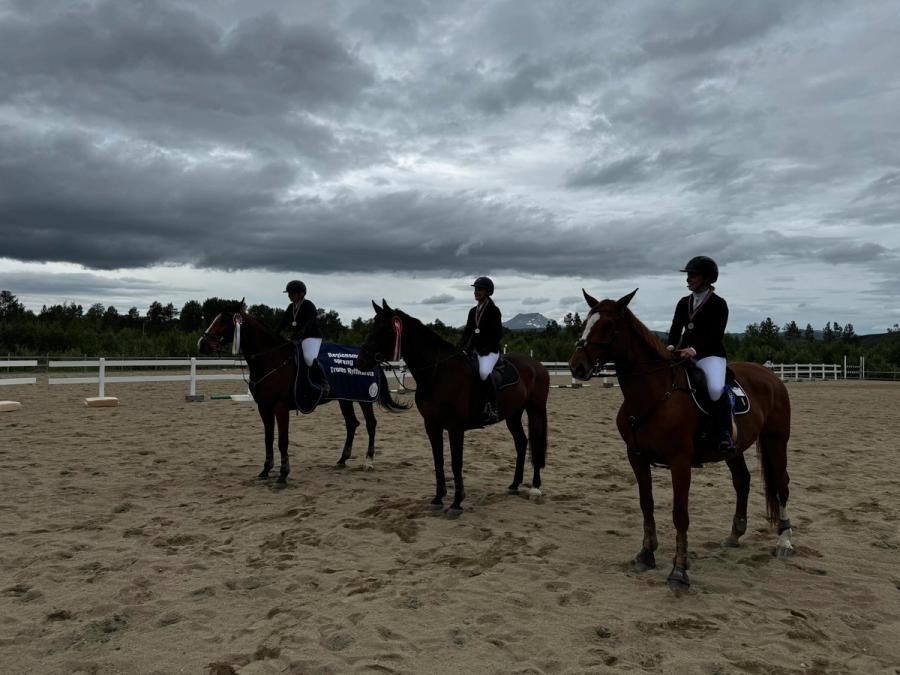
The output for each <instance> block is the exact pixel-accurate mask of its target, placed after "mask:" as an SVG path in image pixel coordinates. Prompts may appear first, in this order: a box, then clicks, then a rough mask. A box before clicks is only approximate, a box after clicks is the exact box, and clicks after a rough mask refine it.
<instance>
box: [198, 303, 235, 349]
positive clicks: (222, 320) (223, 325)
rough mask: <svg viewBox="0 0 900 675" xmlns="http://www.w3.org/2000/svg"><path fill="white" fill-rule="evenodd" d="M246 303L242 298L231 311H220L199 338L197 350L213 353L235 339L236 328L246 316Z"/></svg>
mask: <svg viewBox="0 0 900 675" xmlns="http://www.w3.org/2000/svg"><path fill="white" fill-rule="evenodd" d="M245 316H246V315H245V305H244V301H243V300H241V301H240V302H239V303H238V304H237V306H236V307H235V308H234V310H233V311H231V312H219V313H218V314H217V315H216V317H215V318H214V319H213V320H212V323H211V324H210V325H209V328H207V329H206V330H205V331H204V332H203V335H201V336H200V339H199V340H197V351H198V352H200V353H201V354H213V353H218V352H220V351H221V350H222V346H223V345H227V344H229V343H231V342H233V341H234V336H235V328H236V326H238V325H239V324H241V323H242V322H243V320H244V317H245Z"/></svg>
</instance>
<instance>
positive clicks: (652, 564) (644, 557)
mask: <svg viewBox="0 0 900 675" xmlns="http://www.w3.org/2000/svg"><path fill="white" fill-rule="evenodd" d="M631 566H632V567H633V568H634V569H635V571H637V572H646V571H647V570H655V569H656V556H655V555H653V551H648V550H647V549H645V548H644V549H641V552H640V553H638V554H637V555H636V556H634V558H633V559H632V561H631Z"/></svg>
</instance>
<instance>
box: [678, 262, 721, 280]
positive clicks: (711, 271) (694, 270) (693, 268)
mask: <svg viewBox="0 0 900 675" xmlns="http://www.w3.org/2000/svg"><path fill="white" fill-rule="evenodd" d="M681 271H682V272H687V273H688V274H699V275H701V276H702V277H703V278H704V279H706V283H708V284H714V283H716V280H717V279H718V278H719V266H718V265H716V261H715V260H713V259H712V258H708V257H706V256H705V255H698V256H696V257H694V258H691V259H690V260H688V264H687V265H685V266H684V269H683V270H681Z"/></svg>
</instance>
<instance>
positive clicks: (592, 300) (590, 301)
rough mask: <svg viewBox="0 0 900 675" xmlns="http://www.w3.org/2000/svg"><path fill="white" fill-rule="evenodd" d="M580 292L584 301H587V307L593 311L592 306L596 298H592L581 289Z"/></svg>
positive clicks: (595, 302)
mask: <svg viewBox="0 0 900 675" xmlns="http://www.w3.org/2000/svg"><path fill="white" fill-rule="evenodd" d="M581 292H582V293H584V299H585V300H587V304H588V307H590V308H591V309H594V305H596V304H597V298H595V297H593V296H592V295H590V294H589V293H588V292H587V291H586V290H584V289H583V288H582V289H581Z"/></svg>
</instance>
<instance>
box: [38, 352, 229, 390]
mask: <svg viewBox="0 0 900 675" xmlns="http://www.w3.org/2000/svg"><path fill="white" fill-rule="evenodd" d="M47 367H48V368H82V369H94V368H96V369H97V376H96V377H49V378H47V384H51V385H52V384H96V385H99V393H98V396H99V397H100V398H102V397H104V396H105V395H106V383H107V382H190V383H191V384H190V393H189V394H188V395H189V396H196V395H197V382H204V381H212V380H244V379H245V376H244V375H239V374H225V373H223V374H215V375H212V374H210V375H208V374H198V372H197V368H209V367H215V368H238V367H246V362H245V361H244V360H243V359H198V358H195V357H191V358H186V359H110V360H107V359H105V358H102V357H101V358H98V359H82V360H70V361H49V362H48V363H47ZM185 367H187V368H189V373H188V374H186V375H146V374H141V375H107V374H106V369H107V368H131V369H134V368H185Z"/></svg>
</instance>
